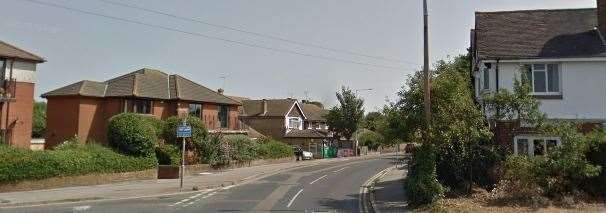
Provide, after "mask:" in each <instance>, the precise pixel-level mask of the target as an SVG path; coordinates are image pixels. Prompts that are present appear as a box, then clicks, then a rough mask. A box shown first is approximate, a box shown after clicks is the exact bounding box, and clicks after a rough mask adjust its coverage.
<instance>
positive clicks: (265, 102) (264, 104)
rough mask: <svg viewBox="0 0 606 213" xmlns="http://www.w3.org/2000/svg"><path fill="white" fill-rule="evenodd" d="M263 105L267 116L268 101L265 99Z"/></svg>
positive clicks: (264, 113)
mask: <svg viewBox="0 0 606 213" xmlns="http://www.w3.org/2000/svg"><path fill="white" fill-rule="evenodd" d="M262 103H263V115H266V114H267V100H266V99H263V101H262Z"/></svg>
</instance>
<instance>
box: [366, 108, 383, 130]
mask: <svg viewBox="0 0 606 213" xmlns="http://www.w3.org/2000/svg"><path fill="white" fill-rule="evenodd" d="M382 116H383V115H382V114H381V112H369V113H368V114H366V116H364V122H363V124H362V126H363V127H364V128H366V129H369V130H371V131H376V130H377V122H378V120H379V119H381V117H382Z"/></svg>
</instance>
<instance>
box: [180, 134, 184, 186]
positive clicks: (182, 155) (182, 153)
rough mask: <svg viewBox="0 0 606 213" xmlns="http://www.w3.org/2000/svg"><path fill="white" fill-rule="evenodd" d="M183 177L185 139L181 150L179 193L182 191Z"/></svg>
mask: <svg viewBox="0 0 606 213" xmlns="http://www.w3.org/2000/svg"><path fill="white" fill-rule="evenodd" d="M184 175H185V137H184V138H183V147H182V148H181V175H180V176H181V177H180V178H181V183H180V186H179V191H183V176H184Z"/></svg>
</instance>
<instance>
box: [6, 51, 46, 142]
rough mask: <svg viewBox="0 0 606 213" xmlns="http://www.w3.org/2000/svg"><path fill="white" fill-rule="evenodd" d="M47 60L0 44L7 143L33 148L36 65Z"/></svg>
mask: <svg viewBox="0 0 606 213" xmlns="http://www.w3.org/2000/svg"><path fill="white" fill-rule="evenodd" d="M43 62H45V60H44V59H43V58H42V57H40V56H37V55H35V54H33V53H30V52H27V51H25V50H22V49H20V48H18V47H15V46H13V45H10V44H7V43H5V42H2V41H0V72H1V73H0V74H1V75H2V76H4V77H3V78H1V79H0V109H1V110H0V133H1V136H2V139H3V141H4V143H6V144H8V145H10V146H13V147H20V148H30V142H31V139H32V115H33V109H34V88H35V82H36V66H37V64H39V63H43Z"/></svg>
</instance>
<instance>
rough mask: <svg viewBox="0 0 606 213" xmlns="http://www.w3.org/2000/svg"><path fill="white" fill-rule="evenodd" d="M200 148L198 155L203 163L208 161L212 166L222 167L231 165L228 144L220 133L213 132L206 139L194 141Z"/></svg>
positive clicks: (198, 148) (197, 147) (197, 148)
mask: <svg viewBox="0 0 606 213" xmlns="http://www.w3.org/2000/svg"><path fill="white" fill-rule="evenodd" d="M194 144H195V146H196V150H198V153H199V154H198V157H199V158H200V161H201V162H203V163H207V164H209V165H210V166H212V167H222V166H225V165H229V158H228V157H227V155H228V149H227V146H226V145H225V143H224V140H223V137H222V136H221V135H218V134H212V135H209V136H208V137H206V139H205V140H203V141H200V142H196V143H194Z"/></svg>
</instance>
